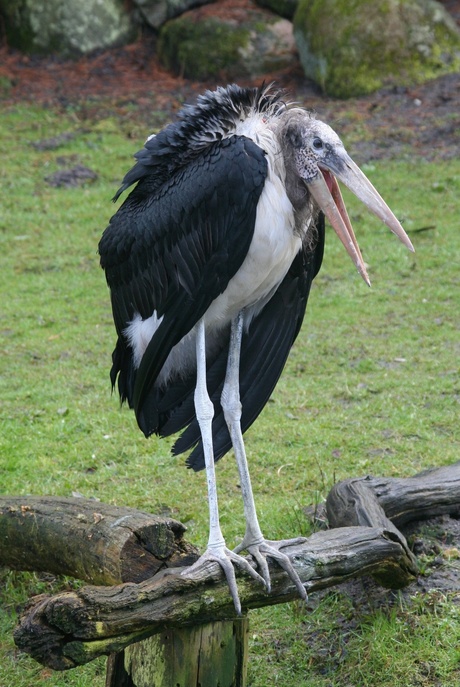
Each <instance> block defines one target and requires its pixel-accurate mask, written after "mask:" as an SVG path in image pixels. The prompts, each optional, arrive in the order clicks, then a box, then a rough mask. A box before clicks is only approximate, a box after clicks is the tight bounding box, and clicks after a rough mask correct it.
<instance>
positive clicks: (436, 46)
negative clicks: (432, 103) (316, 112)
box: [294, 0, 460, 98]
mask: <svg viewBox="0 0 460 687" xmlns="http://www.w3.org/2000/svg"><path fill="white" fill-rule="evenodd" d="M294 35H295V38H296V42H297V48H298V50H299V57H300V61H301V63H302V66H303V69H304V71H305V74H306V76H308V77H309V78H311V79H313V80H314V81H316V82H317V83H318V84H319V85H320V87H321V88H322V89H323V91H325V92H326V93H328V94H329V95H332V96H336V97H339V98H347V97H352V96H358V95H364V94H366V93H371V92H373V91H375V90H377V89H379V88H381V87H382V86H385V85H393V86H407V85H411V84H412V85H413V84H416V83H422V82H425V81H428V80H429V79H432V78H435V77H437V76H441V75H443V74H447V73H451V72H455V71H458V70H459V69H460V31H459V29H458V27H457V26H456V24H455V23H454V21H453V20H452V18H451V17H450V16H449V15H448V14H447V12H446V11H445V10H444V8H443V7H442V5H440V3H438V2H435V1H434V0H380V2H375V0H339V1H338V0H300V2H299V6H298V9H297V12H296V14H295V16H294Z"/></svg>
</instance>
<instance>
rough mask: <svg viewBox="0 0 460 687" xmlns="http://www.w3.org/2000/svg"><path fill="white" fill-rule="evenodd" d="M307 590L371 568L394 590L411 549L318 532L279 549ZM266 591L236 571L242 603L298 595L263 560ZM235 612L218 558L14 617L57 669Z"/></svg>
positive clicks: (407, 577)
mask: <svg viewBox="0 0 460 687" xmlns="http://www.w3.org/2000/svg"><path fill="white" fill-rule="evenodd" d="M283 551H284V552H285V553H286V554H287V555H288V556H289V558H290V559H291V562H292V563H293V565H294V567H295V569H296V571H297V572H298V574H299V576H300V578H301V580H302V582H304V584H305V585H306V588H307V591H310V590H317V589H322V588H324V587H330V586H333V585H336V584H339V583H340V582H344V581H345V580H347V579H349V578H351V577H355V576H359V575H365V574H373V573H375V572H376V571H378V573H379V577H380V578H382V579H383V578H386V579H387V580H388V583H389V585H390V586H391V587H393V588H398V587H400V586H404V585H406V584H408V583H409V582H410V581H412V580H413V579H414V576H415V575H416V574H417V569H416V567H415V564H414V559H413V556H412V554H410V552H409V551H408V549H406V547H405V546H402V545H401V543H400V542H399V541H395V540H394V537H393V535H392V534H391V536H388V533H387V532H385V531H384V530H382V529H381V528H372V527H350V528H342V529H340V530H339V529H336V530H330V531H326V532H317V533H316V534H314V535H312V536H311V537H309V538H308V539H307V540H306V543H304V544H302V545H298V546H295V547H289V548H286V549H283ZM270 574H271V578H272V591H271V593H269V594H268V593H267V592H266V591H265V590H264V588H263V587H261V586H260V585H258V584H257V583H255V582H254V581H253V580H252V579H251V578H248V577H246V576H238V590H239V596H240V600H241V603H242V606H243V607H244V608H245V609H248V608H256V607H260V606H268V605H271V604H277V603H284V602H286V601H291V600H292V599H295V598H297V592H296V589H295V587H294V585H293V584H292V582H291V580H290V578H289V577H288V576H287V575H286V573H285V572H284V571H283V570H281V569H280V568H278V567H275V566H270ZM234 615H235V610H234V607H233V602H232V599H231V597H230V595H229V592H228V585H227V582H226V580H225V578H224V577H223V574H222V571H221V568H220V566H219V565H218V564H217V563H209V564H208V565H207V566H206V567H205V568H203V569H201V570H200V571H198V572H196V573H195V574H193V575H188V576H183V575H180V574H179V572H178V571H166V574H165V573H162V572H160V573H158V574H157V575H156V576H155V577H154V578H153V579H149V580H146V581H145V582H141V583H139V584H131V583H127V584H123V585H117V586H114V587H84V588H82V589H79V590H77V591H72V592H64V593H61V594H57V595H56V596H53V597H44V598H38V599H37V600H36V602H35V604H34V605H33V606H32V607H30V608H29V609H28V610H27V612H26V613H25V615H23V617H22V618H21V620H20V623H19V626H18V627H17V629H16V630H15V633H14V638H15V642H16V644H17V646H18V647H19V648H20V649H22V650H23V651H26V652H27V653H29V654H30V655H31V656H33V658H35V659H36V660H37V661H39V662H40V663H43V664H44V665H46V666H48V667H50V668H53V669H54V670H64V669H67V668H72V667H74V666H77V665H81V664H83V663H87V662H88V661H91V660H93V659H94V658H96V657H98V656H100V655H101V654H107V653H111V652H115V651H119V650H120V649H122V648H124V647H126V646H128V645H130V644H132V643H134V642H138V641H140V640H141V639H144V638H145V637H148V636H150V635H152V634H154V633H157V632H161V631H162V630H163V628H164V627H165V625H166V626H172V627H184V626H189V625H197V624H200V623H206V622H209V621H214V620H220V619H226V618H232V617H234Z"/></svg>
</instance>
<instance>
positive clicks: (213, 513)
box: [182, 319, 264, 615]
mask: <svg viewBox="0 0 460 687" xmlns="http://www.w3.org/2000/svg"><path fill="white" fill-rule="evenodd" d="M196 361H197V380H196V388H195V412H196V417H197V420H198V424H199V426H200V431H201V438H202V441H203V452H204V459H205V465H206V477H207V482H208V499H209V540H208V546H207V549H206V551H205V552H204V554H203V555H202V556H200V558H199V559H198V560H197V561H196V562H195V563H194V564H193V565H192V566H191V567H190V568H187V569H186V570H184V571H183V573H182V574H184V575H187V574H189V573H190V572H194V571H196V570H197V569H198V568H200V567H202V565H203V564H204V563H206V562H207V561H216V562H217V563H219V565H220V566H221V568H222V569H223V571H224V573H225V577H226V578H227V582H228V586H229V588H230V594H231V596H232V599H233V603H234V605H235V609H236V612H237V613H238V615H241V603H240V599H239V596H238V587H237V584H236V577H235V570H234V568H233V565H232V563H235V565H237V566H238V567H240V568H241V569H243V570H245V571H246V572H247V573H249V575H251V577H253V578H254V579H256V580H258V581H260V582H262V584H264V580H263V579H262V578H261V576H260V575H259V574H258V573H257V572H256V571H255V570H254V568H253V567H252V566H251V565H250V564H249V563H248V561H247V560H246V559H245V558H243V557H242V556H239V555H238V554H237V553H235V552H233V551H230V549H228V548H227V547H226V546H225V540H224V537H223V535H222V530H221V528H220V523H219V508H218V503H217V487H216V475H215V469H214V451H213V445H212V418H213V416H214V406H213V404H212V401H211V399H210V398H209V395H208V391H207V388H206V339H205V326H204V320H203V319H201V320H200V322H199V323H198V325H197V338H196Z"/></svg>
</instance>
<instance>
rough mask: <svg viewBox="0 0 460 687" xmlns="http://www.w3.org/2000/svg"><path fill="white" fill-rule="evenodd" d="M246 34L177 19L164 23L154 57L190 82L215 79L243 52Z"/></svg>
mask: <svg viewBox="0 0 460 687" xmlns="http://www.w3.org/2000/svg"><path fill="white" fill-rule="evenodd" d="M248 39H249V31H248V30H246V29H242V28H241V27H240V26H237V25H236V24H235V25H232V24H223V23H222V22H219V21H217V20H215V19H213V18H209V19H204V20H202V21H200V22H196V21H193V20H191V19H190V18H189V17H187V16H186V17H181V18H179V19H174V20H172V21H169V22H167V23H166V24H165V25H164V26H163V28H162V30H161V32H160V37H159V42H158V54H159V56H160V59H161V61H162V63H163V64H164V65H165V67H166V68H167V69H170V70H171V71H173V72H174V73H176V74H180V75H183V76H185V77H187V78H191V79H206V78H208V77H218V76H219V75H220V74H221V73H222V72H227V73H228V72H229V71H231V68H232V65H233V64H234V63H235V62H238V60H239V51H240V50H244V48H245V47H246V46H247V43H248Z"/></svg>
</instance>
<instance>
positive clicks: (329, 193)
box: [308, 151, 414, 286]
mask: <svg viewBox="0 0 460 687" xmlns="http://www.w3.org/2000/svg"><path fill="white" fill-rule="evenodd" d="M323 165H324V163H323ZM335 177H337V179H339V181H341V182H342V183H343V184H345V186H347V188H349V189H350V191H351V192H352V193H354V194H355V196H356V197H357V198H359V200H360V201H362V202H363V203H364V205H366V207H367V208H368V209H369V210H370V211H371V212H373V213H374V215H376V216H377V217H378V218H379V219H380V220H381V221H382V222H384V224H386V225H387V226H388V228H389V229H390V231H392V232H393V233H394V234H396V236H397V237H398V238H399V240H400V241H402V243H404V245H405V246H407V248H409V250H411V251H414V247H413V245H412V243H411V240H410V239H409V237H408V236H407V234H406V232H405V231H404V229H403V228H402V226H401V225H400V223H399V222H398V220H397V219H396V217H395V216H394V214H393V213H392V211H391V210H390V208H389V207H388V205H387V204H386V203H385V201H384V200H383V198H382V197H381V196H380V194H379V193H378V192H377V191H376V189H375V188H374V187H373V185H372V184H371V182H370V181H369V179H368V178H367V177H366V175H365V174H364V173H363V172H362V171H361V170H360V168H359V167H358V165H357V164H356V163H355V162H353V160H352V159H351V157H350V156H349V155H348V154H347V153H345V152H344V151H343V152H342V153H341V155H340V157H338V156H337V157H336V160H328V163H327V169H326V168H325V165H324V166H323V169H322V170H320V171H319V174H318V175H317V176H316V178H315V179H313V180H312V181H310V182H309V183H308V188H309V189H310V191H311V194H312V196H313V198H314V199H315V200H316V202H317V203H318V205H319V206H320V208H321V210H322V211H323V212H324V214H325V215H326V217H327V218H328V220H329V222H330V223H331V225H332V227H333V229H334V230H335V232H336V234H337V236H338V237H339V239H340V240H341V241H342V243H343V245H344V247H345V249H346V251H347V253H348V255H349V256H350V258H351V259H352V260H353V263H354V264H355V266H356V268H357V269H358V272H359V273H360V275H361V276H362V278H363V279H364V281H365V282H366V284H367V285H368V286H370V280H369V276H368V274H367V271H366V267H365V265H364V261H363V258H362V255H361V251H360V250H359V246H358V242H357V240H356V236H355V233H354V231H353V227H352V226H351V222H350V218H349V217H348V213H347V210H346V207H345V203H344V202H343V199H342V194H341V193H340V189H339V185H338V183H337V180H336V178H335Z"/></svg>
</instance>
